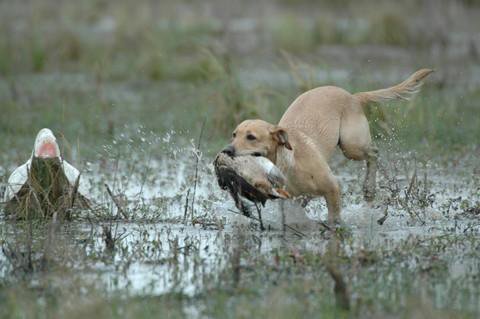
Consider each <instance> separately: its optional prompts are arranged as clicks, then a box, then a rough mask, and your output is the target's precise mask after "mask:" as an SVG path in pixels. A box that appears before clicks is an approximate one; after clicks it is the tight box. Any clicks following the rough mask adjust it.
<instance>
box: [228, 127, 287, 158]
mask: <svg viewBox="0 0 480 319" xmlns="http://www.w3.org/2000/svg"><path fill="white" fill-rule="evenodd" d="M278 147H285V148H287V149H289V150H292V146H291V145H290V142H289V140H288V134H287V131H286V130H285V129H283V128H281V127H279V126H276V125H273V124H270V123H268V122H265V121H262V120H246V121H243V122H242V123H240V124H239V125H238V126H237V128H235V130H234V131H233V133H232V141H231V143H230V144H229V145H227V147H225V149H224V150H223V151H222V152H223V153H226V154H228V155H229V156H231V157H234V156H243V155H252V156H264V157H266V158H268V159H269V160H271V161H272V162H275V161H276V152H277V149H278Z"/></svg>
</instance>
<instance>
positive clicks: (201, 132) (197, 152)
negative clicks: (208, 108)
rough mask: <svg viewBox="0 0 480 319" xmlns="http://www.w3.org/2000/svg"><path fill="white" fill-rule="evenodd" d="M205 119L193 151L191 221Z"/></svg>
mask: <svg viewBox="0 0 480 319" xmlns="http://www.w3.org/2000/svg"><path fill="white" fill-rule="evenodd" d="M206 121H207V118H206V117H205V118H204V119H203V122H202V127H201V128H200V135H199V136H198V142H197V149H196V150H195V151H196V152H195V155H196V156H195V158H196V159H195V180H194V182H193V196H192V208H191V212H192V219H193V209H194V207H195V195H196V193H197V181H198V163H199V162H200V154H199V153H200V146H201V145H202V137H203V129H204V128H205V122H206Z"/></svg>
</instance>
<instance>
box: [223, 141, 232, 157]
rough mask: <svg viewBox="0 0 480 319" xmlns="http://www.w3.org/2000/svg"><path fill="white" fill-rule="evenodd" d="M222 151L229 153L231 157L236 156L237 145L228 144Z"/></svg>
mask: <svg viewBox="0 0 480 319" xmlns="http://www.w3.org/2000/svg"><path fill="white" fill-rule="evenodd" d="M222 153H224V154H227V155H228V156H230V157H234V156H235V147H233V145H231V144H230V145H227V146H226V147H225V148H224V149H223V150H222Z"/></svg>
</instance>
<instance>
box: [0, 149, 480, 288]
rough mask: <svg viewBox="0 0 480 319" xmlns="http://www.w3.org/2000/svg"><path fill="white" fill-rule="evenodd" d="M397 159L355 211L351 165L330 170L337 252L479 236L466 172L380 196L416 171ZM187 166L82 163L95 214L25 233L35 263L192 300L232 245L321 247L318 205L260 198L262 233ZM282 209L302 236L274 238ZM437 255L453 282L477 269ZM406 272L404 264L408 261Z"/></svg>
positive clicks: (206, 172) (10, 231)
mask: <svg viewBox="0 0 480 319" xmlns="http://www.w3.org/2000/svg"><path fill="white" fill-rule="evenodd" d="M190 152H191V153H193V151H192V150H190ZM178 153H179V154H182V152H178ZM183 154H185V153H183ZM401 161H403V164H404V165H403V166H404V167H405V174H403V173H398V174H397V175H395V181H394V182H392V180H390V179H389V178H390V177H391V176H390V177H389V178H387V177H386V176H384V174H382V173H381V172H380V173H379V181H378V182H379V194H378V197H379V199H378V200H377V201H376V202H375V203H374V204H366V203H365V202H364V201H363V199H362V198H361V181H362V180H363V169H362V165H361V164H358V163H347V164H342V165H339V164H338V162H336V164H335V163H334V165H333V166H334V169H335V171H336V172H337V174H338V176H339V179H340V182H341V184H342V190H343V193H344V196H343V213H342V216H343V219H344V222H345V225H346V228H347V230H348V232H349V233H350V234H351V241H350V242H349V244H348V245H346V246H345V247H346V253H347V254H350V255H354V254H356V253H358V251H361V250H363V249H368V250H375V249H383V250H386V251H388V250H390V249H391V250H395V249H398V245H399V243H403V242H408V241H409V240H410V239H411V238H415V239H416V240H420V241H427V240H429V239H435V238H442V236H447V235H448V236H450V235H455V234H457V235H464V234H465V233H473V234H476V236H478V234H479V233H480V222H479V221H478V216H475V215H469V214H468V213H465V212H466V211H467V208H468V207H467V206H468V205H472V204H473V203H475V202H477V201H479V200H480V196H479V195H480V194H479V192H478V187H479V183H478V176H477V178H475V176H474V178H472V175H471V174H470V172H471V171H472V170H473V167H474V166H473V167H469V166H465V167H460V168H458V169H457V170H456V172H455V173H452V171H451V170H447V169H442V168H439V167H435V168H432V167H427V168H417V175H418V179H417V182H416V183H417V184H415V185H414V187H413V188H414V190H411V193H412V194H413V193H414V192H416V194H417V197H418V198H415V199H411V200H410V202H409V201H406V200H404V202H405V203H404V204H403V205H404V206H402V204H398V203H396V204H395V203H394V200H393V199H392V198H393V197H392V192H391V191H389V190H387V189H392V188H395V187H396V188H397V189H398V192H397V193H398V194H397V197H398V198H400V199H402V198H403V199H404V198H405V192H407V191H408V189H409V188H412V187H411V184H412V182H411V180H412V176H413V172H414V171H415V167H414V165H415V164H414V162H413V161H409V160H408V159H401ZM466 162H468V161H466ZM193 163H194V160H193V159H190V160H185V159H184V160H183V161H179V159H178V158H164V159H151V160H148V161H146V160H144V159H138V160H133V164H132V161H129V162H127V161H118V160H112V161H107V162H106V163H103V164H98V165H97V164H88V165H86V169H85V170H84V175H83V176H84V178H85V179H86V180H87V181H88V187H89V188H88V190H87V191H86V192H87V193H88V196H89V197H90V198H92V199H93V200H94V201H95V202H96V203H97V204H98V206H99V207H101V208H102V210H99V211H98V212H96V213H94V212H83V213H81V214H80V215H79V216H78V220H77V221H75V222H72V223H67V224H55V225H53V226H52V224H51V223H50V224H49V223H47V224H43V225H40V226H35V235H34V236H33V239H32V240H31V242H32V244H31V245H33V246H35V247H37V249H38V251H36V254H35V256H34V263H35V262H38V263H39V265H40V261H41V260H42V256H45V255H47V254H52V251H54V252H55V253H54V254H53V255H50V257H49V258H50V259H52V260H53V263H54V264H55V263H58V264H68V265H69V267H70V268H71V269H70V270H69V271H71V270H72V269H75V271H74V272H75V276H76V277H80V278H81V279H82V280H84V281H85V282H89V283H91V284H92V285H94V286H96V287H98V288H99V289H105V290H106V291H110V292H124V293H128V294H162V293H167V292H181V293H185V294H188V295H195V294H197V293H199V292H202V291H203V289H205V287H208V286H209V285H212V283H215V282H221V278H220V277H221V276H222V275H223V273H224V272H225V271H227V272H228V271H229V269H230V268H229V267H230V266H231V265H230V263H231V262H230V260H231V257H232V254H233V253H234V251H235V249H236V247H238V246H239V243H240V241H242V242H248V244H247V246H248V247H249V248H248V249H249V254H251V255H252V256H256V255H257V256H261V255H267V256H268V255H269V254H271V252H272V251H274V250H276V249H302V250H304V251H310V252H312V253H323V252H324V251H325V249H326V243H327V242H328V234H327V235H326V234H325V233H324V232H322V231H320V229H322V228H321V227H319V226H318V225H316V224H315V220H325V219H326V206H325V203H324V201H323V200H322V199H316V200H313V201H312V202H310V203H309V205H308V206H307V208H306V210H305V211H304V210H303V209H302V208H300V207H299V206H298V205H297V204H295V203H291V202H289V203H281V202H278V201H276V202H269V203H268V204H267V206H266V207H265V208H264V209H263V210H262V215H263V218H264V220H265V221H266V224H267V225H269V226H270V228H271V230H270V231H267V232H260V231H259V230H258V225H257V223H256V222H255V221H252V220H251V219H247V218H245V217H243V216H240V215H237V214H234V213H233V212H232V210H236V209H235V207H234V204H233V201H232V200H231V199H230V198H229V197H228V195H227V194H226V193H225V192H222V191H221V190H220V189H219V188H218V186H217V185H216V180H215V177H214V175H213V167H212V165H211V161H210V159H208V158H201V159H200V162H199V163H200V164H199V166H198V176H199V178H198V183H197V187H196V188H195V187H194V183H193V176H194V172H195V168H194V164H193ZM470 163H472V161H470ZM467 165H468V164H467ZM124 172H128V174H127V173H124ZM392 175H393V174H392ZM105 183H107V184H109V185H110V186H111V188H112V190H113V192H114V194H115V195H116V197H117V202H119V203H120V204H121V205H122V209H123V210H125V211H126V212H127V214H128V215H129V220H128V221H126V220H124V219H123V218H122V219H120V220H116V219H115V217H116V216H119V212H118V208H117V207H116V205H115V204H114V203H113V201H112V199H111V198H109V196H108V194H107V193H106V191H105V188H104V184H105ZM425 185H427V187H425ZM193 193H195V200H193ZM418 194H420V195H418ZM422 194H423V195H422ZM411 196H412V197H413V195H411ZM187 198H188V203H187ZM422 199H423V200H424V203H423V204H422V201H421V200H422ZM400 201H401V200H400ZM466 201H468V203H467V202H466ZM192 204H193V208H192ZM185 207H187V208H185ZM282 211H283V214H285V216H286V220H287V222H288V223H292V225H293V224H295V226H294V227H295V228H296V229H297V230H298V231H300V232H301V233H302V234H303V235H301V236H299V235H298V233H297V234H295V233H293V232H292V231H289V230H288V229H287V230H286V231H282V229H283V227H282ZM385 212H387V214H388V216H387V217H386V219H385V222H384V223H383V225H380V224H379V223H378V222H377V221H378V219H380V218H381V217H382V216H384V214H385ZM305 216H308V218H309V222H307V223H304V225H298V223H296V222H298V221H299V220H301V221H303V222H305ZM0 225H1V226H0V227H1V237H2V240H3V241H4V243H6V242H8V243H9V245H10V246H8V247H10V248H12V247H13V249H14V250H15V249H16V250H17V251H22V252H24V253H25V252H26V251H28V247H29V244H28V239H26V238H27V237H28V236H26V234H28V229H29V228H28V225H25V224H22V225H18V224H15V223H11V222H6V221H2V222H1V224H0ZM102 227H110V228H111V232H112V234H113V237H114V238H117V240H116V242H115V248H114V250H113V251H111V252H110V251H108V249H107V248H106V245H105V240H104V238H105V237H104V236H105V233H104V230H103V228H102ZM52 229H53V230H52ZM52 237H53V240H52ZM47 243H48V245H47ZM49 245H51V246H52V248H49V251H47V250H46V248H45V247H47V246H49ZM466 251H468V249H467V250H466ZM444 254H445V256H449V257H448V258H447V259H448V260H449V263H448V268H449V269H450V273H451V275H452V276H457V277H458V276H462V275H464V274H465V273H467V272H469V271H472V270H475V271H478V270H479V264H478V261H476V259H475V258H472V257H469V256H467V255H462V251H447V252H445V253H444ZM47 259H48V258H47ZM0 260H1V262H0V264H1V265H2V266H1V267H0V272H1V274H2V277H3V278H6V277H10V276H12V273H15V272H16V271H17V270H18V269H17V270H16V269H15V268H16V267H17V268H18V265H15V263H21V262H20V261H18V260H17V261H15V260H13V262H12V257H11V256H10V257H9V256H8V253H6V252H5V251H3V252H2V253H0ZM416 266H417V265H415V262H414V261H412V262H411V264H409V265H408V267H416ZM37 267H40V266H37ZM35 276H40V273H37V274H35ZM35 276H34V277H35ZM60 282H61V281H60ZM34 283H35V281H34V280H32V285H34ZM59 284H61V283H59Z"/></svg>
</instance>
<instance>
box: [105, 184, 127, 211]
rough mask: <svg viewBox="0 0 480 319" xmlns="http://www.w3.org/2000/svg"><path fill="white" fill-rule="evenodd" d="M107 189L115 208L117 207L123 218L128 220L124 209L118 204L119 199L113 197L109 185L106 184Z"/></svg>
mask: <svg viewBox="0 0 480 319" xmlns="http://www.w3.org/2000/svg"><path fill="white" fill-rule="evenodd" d="M105 188H106V189H107V192H108V195H109V196H110V198H111V199H112V201H113V203H114V204H115V206H116V207H117V210H118V211H119V212H120V214H122V216H123V217H124V218H125V219H128V215H127V213H126V212H125V211H124V210H123V209H122V206H120V203H118V201H117V199H116V198H115V196H113V193H112V191H111V189H110V187H108V184H106V183H105Z"/></svg>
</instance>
